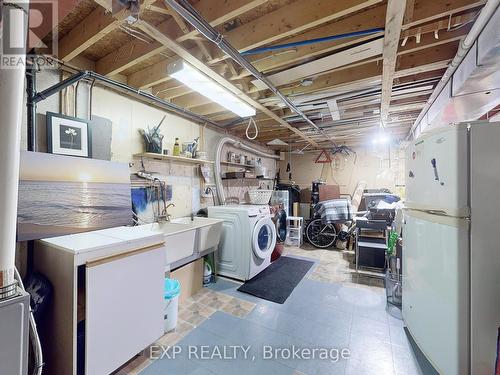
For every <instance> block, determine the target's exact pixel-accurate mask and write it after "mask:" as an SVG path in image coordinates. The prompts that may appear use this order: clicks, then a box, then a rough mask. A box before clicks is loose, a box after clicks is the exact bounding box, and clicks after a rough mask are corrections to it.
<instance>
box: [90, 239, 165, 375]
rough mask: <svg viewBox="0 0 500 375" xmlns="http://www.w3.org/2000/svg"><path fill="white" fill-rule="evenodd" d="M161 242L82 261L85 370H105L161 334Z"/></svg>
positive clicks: (93, 372) (95, 372) (96, 373)
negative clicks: (157, 245) (144, 248)
mask: <svg viewBox="0 0 500 375" xmlns="http://www.w3.org/2000/svg"><path fill="white" fill-rule="evenodd" d="M164 272H165V252H164V251H163V250H162V249H161V248H156V249H152V250H148V251H142V252H141V251H139V252H134V253H131V254H128V255H127V254H125V255H124V256H118V257H111V258H108V259H104V260H102V261H96V262H90V263H88V264H87V274H86V314H85V315H86V338H85V352H86V355H85V372H86V374H89V375H101V374H103V375H104V374H109V373H110V372H112V371H113V370H115V369H116V368H118V367H120V366H121V365H122V364H124V363H125V362H127V361H128V360H129V359H130V358H132V357H133V356H134V355H136V354H137V353H139V352H140V351H141V350H143V349H144V348H146V347H147V346H148V345H150V344H151V343H153V342H154V341H155V340H157V339H158V338H159V337H160V336H162V335H163V285H164V281H163V280H164V277H165V276H164Z"/></svg>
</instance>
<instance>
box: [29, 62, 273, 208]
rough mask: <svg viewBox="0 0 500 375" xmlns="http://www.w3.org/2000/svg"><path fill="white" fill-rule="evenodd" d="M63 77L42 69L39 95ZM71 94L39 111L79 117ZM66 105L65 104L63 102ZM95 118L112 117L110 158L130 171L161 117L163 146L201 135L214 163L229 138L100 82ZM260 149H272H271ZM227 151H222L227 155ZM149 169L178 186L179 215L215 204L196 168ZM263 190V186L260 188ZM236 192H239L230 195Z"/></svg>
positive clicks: (82, 111)
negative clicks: (147, 131)
mask: <svg viewBox="0 0 500 375" xmlns="http://www.w3.org/2000/svg"><path fill="white" fill-rule="evenodd" d="M60 78H61V74H60V72H59V71H43V72H41V73H39V74H38V76H37V84H38V87H37V89H38V91H41V90H43V89H46V88H48V87H50V86H51V85H53V84H55V83H56V82H58V81H59V80H60ZM89 88H90V85H89V84H88V83H85V82H82V83H80V85H79V87H78V95H77V115H78V117H79V118H84V119H88V116H89ZM68 91H69V93H67V96H66V97H65V99H66V102H65V101H64V100H63V95H64V94H61V95H59V94H56V95H54V96H52V97H50V98H48V99H46V100H44V101H42V102H40V103H39V104H38V107H37V113H39V114H45V113H46V112H47V111H52V112H56V113H60V112H63V113H65V114H67V115H70V116H73V115H74V105H73V103H74V99H73V97H74V96H73V95H74V86H73V87H71V88H69V90H68ZM64 103H66V104H64ZM92 115H93V116H99V117H103V118H106V119H109V120H110V121H111V122H112V140H111V159H112V160H114V161H120V162H126V163H130V162H133V163H134V165H133V167H132V168H131V172H135V171H136V170H138V169H140V159H137V158H136V159H134V158H133V155H134V154H137V153H141V152H143V150H144V146H143V143H142V139H141V137H140V135H139V131H138V130H139V129H141V128H146V127H148V126H155V125H157V124H158V123H159V122H160V120H161V119H162V117H163V116H164V115H166V116H167V117H166V118H165V121H164V122H163V125H162V127H161V133H162V134H163V135H164V139H163V148H164V149H169V150H170V152H172V149H173V145H174V141H175V138H176V137H178V138H179V139H180V142H181V143H182V142H187V141H192V140H193V139H195V138H196V137H200V136H202V142H201V145H200V147H201V149H202V150H204V151H206V152H207V153H208V159H209V160H214V158H215V150H216V145H217V142H218V140H219V139H220V138H222V137H223V136H224V135H225V134H224V133H221V132H217V131H214V130H212V129H209V128H204V129H202V126H200V125H198V124H196V123H193V122H191V121H188V120H185V119H183V118H181V117H178V116H176V115H173V114H170V113H167V112H165V111H162V110H160V109H158V108H156V107H153V106H150V105H147V104H144V103H142V102H140V101H138V100H135V99H134V98H130V97H128V96H125V95H122V94H119V93H117V92H114V91H112V90H110V89H107V88H103V87H100V86H98V85H97V84H96V86H95V87H94V89H93V94H92ZM38 130H39V131H38V144H39V151H46V146H45V145H46V133H45V123H44V122H42V121H39V123H38ZM26 144H27V143H26V110H25V109H24V116H23V130H22V140H21V148H22V149H26ZM261 149H263V150H266V151H269V150H268V149H267V148H264V147H262V148H261ZM225 153H226V150H223V155H225ZM264 163H265V165H267V166H268V168H269V169H270V174H271V175H272V176H274V174H275V170H276V168H275V165H276V163H275V162H274V161H273V160H272V159H265V161H264ZM145 165H146V167H147V169H149V170H154V171H155V172H158V173H159V174H160V175H161V176H163V177H164V178H165V180H166V182H167V184H169V185H172V186H173V199H172V202H173V203H174V204H175V205H176V207H175V208H173V209H171V210H169V212H170V213H171V214H172V216H174V217H179V216H185V215H189V214H190V213H191V212H193V211H196V210H198V209H199V208H200V207H205V206H207V205H211V204H212V198H205V199H203V198H200V195H201V194H200V188H201V179H200V177H199V170H198V167H196V166H191V165H184V164H176V163H165V162H153V161H148V160H146V161H145ZM254 185H255V184H254V183H249V182H248V181H239V182H238V190H237V191H236V194H237V195H239V196H240V199H241V201H244V200H245V197H246V195H245V193H246V191H247V190H248V187H249V186H254ZM257 186H258V185H257ZM231 194H235V193H234V191H231Z"/></svg>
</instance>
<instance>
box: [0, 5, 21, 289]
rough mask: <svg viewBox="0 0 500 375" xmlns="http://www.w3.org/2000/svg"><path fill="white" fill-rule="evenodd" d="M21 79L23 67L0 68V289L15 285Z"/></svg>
mask: <svg viewBox="0 0 500 375" xmlns="http://www.w3.org/2000/svg"><path fill="white" fill-rule="evenodd" d="M2 10H3V11H4V14H3V17H6V13H5V12H11V13H12V12H14V13H20V15H22V16H23V17H25V14H24V12H23V11H22V10H20V9H13V8H11V7H7V6H5V7H4V8H3V9H2ZM16 18H17V17H16ZM24 19H25V20H26V17H25V18H24ZM4 21H5V19H4ZM15 24H16V28H17V32H18V33H19V34H21V35H25V34H26V22H24V23H23V22H15ZM0 54H1V51H0ZM2 57H3V56H1V55H0V58H2ZM24 79H25V66H24V65H22V64H21V65H19V66H18V67H16V68H12V67H9V68H6V67H4V66H0V287H4V286H7V285H10V284H12V283H13V282H14V258H15V251H16V221H17V193H18V179H19V152H20V138H21V122H22V121H21V117H22V106H23V104H24V101H23V95H24V93H23V91H24Z"/></svg>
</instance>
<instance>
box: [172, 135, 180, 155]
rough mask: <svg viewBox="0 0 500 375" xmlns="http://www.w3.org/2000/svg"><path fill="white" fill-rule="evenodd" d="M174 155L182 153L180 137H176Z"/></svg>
mask: <svg viewBox="0 0 500 375" xmlns="http://www.w3.org/2000/svg"><path fill="white" fill-rule="evenodd" d="M172 155H174V156H180V155H181V147H180V145H179V138H175V143H174V150H173V151H172Z"/></svg>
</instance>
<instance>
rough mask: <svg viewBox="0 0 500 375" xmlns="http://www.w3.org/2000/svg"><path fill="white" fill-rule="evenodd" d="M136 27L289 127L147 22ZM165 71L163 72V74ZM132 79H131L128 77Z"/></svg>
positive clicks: (305, 137)
mask: <svg viewBox="0 0 500 375" xmlns="http://www.w3.org/2000/svg"><path fill="white" fill-rule="evenodd" d="M136 26H137V27H138V28H140V29H141V30H142V31H144V32H145V33H147V34H148V35H151V36H152V37H153V38H154V39H156V40H157V41H158V42H160V43H161V44H163V45H164V46H165V47H166V48H168V49H169V50H171V51H173V52H175V53H176V54H177V55H178V56H179V57H180V58H182V59H183V60H184V61H186V62H187V63H189V64H191V65H192V66H193V67H194V68H196V69H198V70H199V71H200V72H202V73H204V74H206V75H207V76H208V77H210V78H211V79H213V80H214V81H215V82H217V83H218V84H220V85H221V86H223V87H225V88H226V89H227V90H229V91H231V92H232V93H233V94H234V95H236V96H237V97H239V98H240V99H241V100H243V101H245V102H246V103H248V104H249V105H251V106H253V107H254V108H255V109H257V110H260V111H262V112H263V113H264V114H266V115H267V116H269V117H271V118H273V119H275V120H276V121H277V122H279V123H281V124H282V125H284V126H286V127H290V125H288V123H287V122H286V121H284V120H282V119H281V117H279V116H277V115H276V114H275V113H274V112H272V111H270V110H269V109H267V108H266V107H264V106H263V105H261V104H260V103H259V102H257V101H255V100H254V99H252V98H251V97H249V96H248V95H247V94H245V93H244V92H243V91H241V90H240V89H238V88H237V87H236V86H234V85H233V84H232V83H231V82H229V81H228V80H226V79H225V78H224V77H222V76H221V75H219V74H217V73H216V72H214V71H213V70H212V69H210V68H209V67H208V66H207V65H205V63H203V62H202V61H200V60H199V59H197V58H196V57H195V56H193V55H191V54H190V53H189V51H187V50H186V49H185V48H183V47H182V46H181V45H179V44H178V43H177V42H175V41H173V40H172V39H170V38H168V37H167V36H166V35H164V34H163V33H161V31H160V30H158V29H157V28H155V27H154V26H151V25H150V24H148V23H147V22H145V21H143V20H139V21H137V22H136ZM166 73H167V71H166V70H165V74H166ZM129 78H132V77H129ZM134 83H135V84H136V86H137V84H139V85H140V84H141V83H140V82H129V84H131V85H132V86H134ZM291 130H292V131H294V132H296V133H297V134H299V135H300V136H301V137H303V138H304V139H306V140H308V141H310V142H311V144H313V145H316V142H314V141H312V140H311V139H310V138H309V137H307V136H305V135H304V134H303V133H302V132H300V131H298V130H296V129H291Z"/></svg>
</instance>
